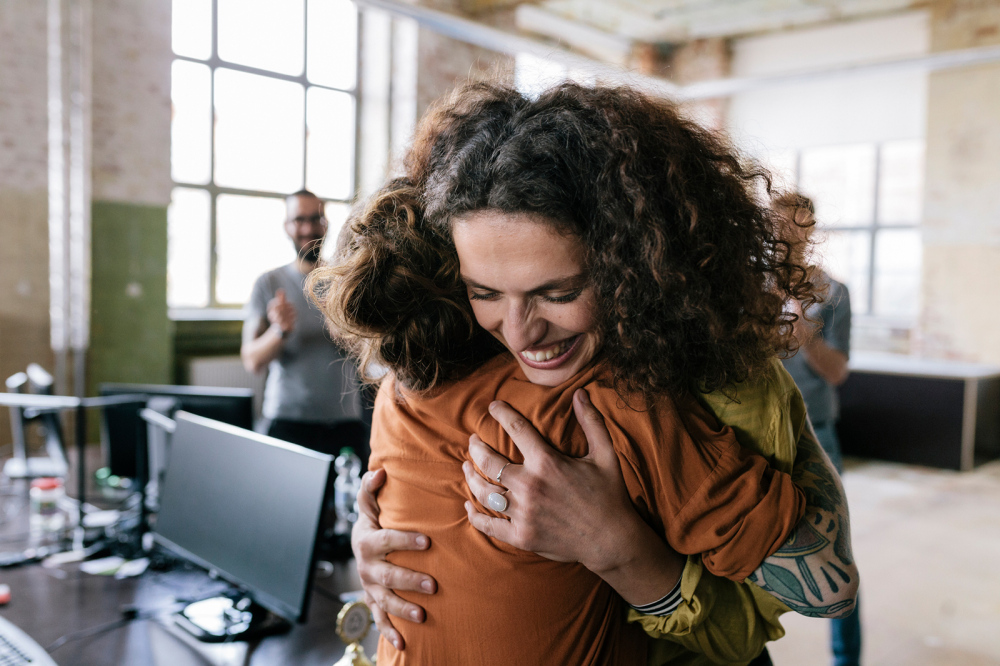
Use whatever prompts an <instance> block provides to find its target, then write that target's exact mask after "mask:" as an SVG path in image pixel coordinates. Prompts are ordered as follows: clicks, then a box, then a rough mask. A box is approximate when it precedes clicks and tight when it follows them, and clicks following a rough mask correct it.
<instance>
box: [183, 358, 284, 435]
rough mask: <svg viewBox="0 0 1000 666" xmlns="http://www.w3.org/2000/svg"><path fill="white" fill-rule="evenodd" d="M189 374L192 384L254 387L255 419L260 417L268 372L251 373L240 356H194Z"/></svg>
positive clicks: (189, 380) (189, 381) (190, 362)
mask: <svg viewBox="0 0 1000 666" xmlns="http://www.w3.org/2000/svg"><path fill="white" fill-rule="evenodd" d="M187 376H188V383H189V384H191V386H222V387H225V388H248V389H253V413H254V420H257V419H259V418H260V407H261V403H262V402H263V400H264V380H265V379H266V377H267V373H266V372H258V373H256V374H250V373H249V372H247V371H246V368H244V367H243V362H242V361H241V360H240V357H239V356H201V357H198V358H193V359H191V360H190V361H189V363H188V368H187Z"/></svg>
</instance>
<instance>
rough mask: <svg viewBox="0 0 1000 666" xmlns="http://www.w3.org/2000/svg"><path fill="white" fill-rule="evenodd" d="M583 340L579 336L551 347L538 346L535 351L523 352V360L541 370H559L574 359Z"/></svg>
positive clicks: (521, 354) (526, 350) (550, 345)
mask: <svg viewBox="0 0 1000 666" xmlns="http://www.w3.org/2000/svg"><path fill="white" fill-rule="evenodd" d="M582 338H583V336H582V335H577V336H574V337H572V338H566V339H564V340H559V341H558V342H554V343H552V344H549V345H536V347H535V348H534V349H525V350H524V351H521V352H520V356H521V360H522V361H523V362H524V363H526V364H528V365H530V366H531V367H533V368H537V369H539V370H552V369H554V368H558V367H559V366H560V365H562V364H563V363H565V362H566V361H568V360H569V359H570V358H571V357H572V355H573V352H574V351H575V350H576V348H577V344H578V343H579V342H580V340H581V339H582Z"/></svg>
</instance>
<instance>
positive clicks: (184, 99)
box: [170, 60, 212, 184]
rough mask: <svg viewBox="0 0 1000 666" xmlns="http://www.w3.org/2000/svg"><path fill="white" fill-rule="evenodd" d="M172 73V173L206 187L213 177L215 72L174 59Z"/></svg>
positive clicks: (177, 179)
mask: <svg viewBox="0 0 1000 666" xmlns="http://www.w3.org/2000/svg"><path fill="white" fill-rule="evenodd" d="M170 74H171V81H170V100H171V102H172V104H173V118H172V119H171V121H170V173H171V175H172V176H173V179H174V180H176V181H180V182H183V183H198V184H205V183H207V182H208V181H209V178H210V177H211V174H212V155H211V148H212V72H211V70H209V68H208V65H199V64H197V63H193V62H188V61H186V60H175V61H174V63H173V66H172V67H171V70H170Z"/></svg>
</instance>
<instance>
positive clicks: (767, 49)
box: [727, 12, 930, 157]
mask: <svg viewBox="0 0 1000 666" xmlns="http://www.w3.org/2000/svg"><path fill="white" fill-rule="evenodd" d="M929 34H930V33H929V18H928V15H927V13H926V12H911V13H906V14H901V15H896V16H892V17H888V18H880V19H877V20H867V21H856V22H850V23H844V24H840V25H835V26H831V27H822V28H812V29H802V30H793V31H787V32H782V33H777V34H770V35H763V36H759V37H748V38H744V39H739V40H736V41H734V43H733V59H732V76H734V77H745V76H767V75H772V74H779V73H787V72H798V71H809V70H813V69H821V68H831V67H836V66H841V65H849V64H856V63H860V62H869V61H875V60H883V59H890V58H895V57H901V56H912V55H922V54H926V53H928V52H929V44H930V36H929ZM926 100H927V74H926V73H923V72H918V71H897V72H883V73H867V74H850V75H842V76H837V77H833V78H830V77H826V78H822V79H816V80H815V81H810V82H805V83H795V84H784V85H775V86H768V87H763V88H759V89H757V90H753V91H750V92H746V93H742V94H739V95H736V96H734V97H732V98H731V100H730V105H729V111H728V122H727V124H728V129H729V131H730V132H731V133H732V136H733V138H734V139H735V140H736V141H737V142H738V143H739V144H740V145H742V146H743V147H744V148H746V149H747V150H749V151H750V152H752V153H754V154H757V155H758V156H760V157H766V153H767V152H771V151H783V150H790V149H793V148H807V147H811V146H821V145H824V146H825V145H834V144H843V143H860V142H873V141H885V140H892V139H916V138H922V137H923V136H924V131H925V129H924V128H925V125H926V107H927V101H926Z"/></svg>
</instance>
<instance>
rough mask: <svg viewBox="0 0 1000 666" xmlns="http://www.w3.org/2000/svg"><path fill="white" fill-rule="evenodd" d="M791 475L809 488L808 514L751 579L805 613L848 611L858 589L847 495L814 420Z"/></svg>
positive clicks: (825, 614)
mask: <svg viewBox="0 0 1000 666" xmlns="http://www.w3.org/2000/svg"><path fill="white" fill-rule="evenodd" d="M792 480H794V481H795V483H796V484H797V485H798V486H799V487H800V488H802V491H803V492H804V493H805V496H806V511H805V514H804V515H803V517H802V519H801V520H800V521H799V523H798V525H796V527H795V531H794V532H793V533H792V536H791V537H790V538H789V539H788V541H786V542H785V543H784V544H783V545H782V546H781V547H780V548H779V549H778V550H777V551H776V552H775V553H774V554H773V555H771V556H770V557H768V558H767V559H765V560H764V562H763V563H761V565H760V567H759V568H758V569H757V570H756V571H755V572H754V573H753V574H751V575H750V578H748V580H749V581H751V582H753V583H756V584H757V585H759V586H760V587H761V588H763V589H764V590H766V591H768V592H769V593H771V594H772V595H774V596H775V597H776V598H777V599H779V600H781V601H782V602H784V603H785V604H786V605H787V606H788V607H789V608H791V609H792V610H794V611H796V612H797V613H801V614H802V615H808V616H810V617H843V616H845V615H847V614H849V613H850V612H851V611H852V610H853V609H854V604H855V600H856V597H857V593H858V568H857V565H856V564H855V563H854V555H853V553H852V552H851V531H850V519H849V517H848V513H847V500H846V498H845V496H844V488H843V486H841V484H840V479H839V478H838V476H837V473H836V472H835V471H834V469H833V464H832V463H831V462H830V459H829V457H827V455H826V453H824V452H823V449H822V448H820V445H819V442H817V441H816V435H815V434H814V433H813V430H812V426H811V425H807V427H805V428H804V429H803V431H802V435H801V436H800V437H799V441H798V446H797V453H796V455H795V466H794V467H793V469H792Z"/></svg>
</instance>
